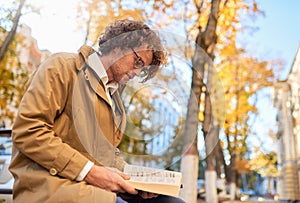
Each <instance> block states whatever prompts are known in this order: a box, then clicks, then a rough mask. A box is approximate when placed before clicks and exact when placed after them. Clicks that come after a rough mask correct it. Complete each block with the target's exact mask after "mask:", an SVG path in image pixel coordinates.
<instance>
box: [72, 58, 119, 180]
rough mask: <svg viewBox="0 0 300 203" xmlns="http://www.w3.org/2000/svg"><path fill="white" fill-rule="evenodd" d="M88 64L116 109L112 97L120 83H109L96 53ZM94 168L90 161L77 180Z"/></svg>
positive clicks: (89, 59)
mask: <svg viewBox="0 0 300 203" xmlns="http://www.w3.org/2000/svg"><path fill="white" fill-rule="evenodd" d="M87 64H88V65H89V66H90V67H91V68H92V69H93V70H94V72H95V73H96V74H97V75H98V77H99V78H100V80H101V81H102V83H103V84H104V88H105V93H106V96H107V98H108V100H109V102H110V105H111V107H112V109H114V102H113V101H112V99H111V95H113V94H114V93H115V92H116V90H117V89H118V83H112V82H111V83H108V76H107V73H106V70H105V68H104V66H103V64H102V62H101V60H100V58H99V56H98V54H97V53H96V52H95V53H93V54H91V55H89V57H88V60H87ZM113 112H114V111H113ZM93 166H94V163H93V162H91V161H88V162H87V164H86V165H85V166H84V167H83V169H82V170H81V172H80V173H79V175H78V176H77V178H76V180H77V181H82V180H83V179H84V177H85V176H86V175H87V174H88V172H89V171H90V170H91V168H92V167H93Z"/></svg>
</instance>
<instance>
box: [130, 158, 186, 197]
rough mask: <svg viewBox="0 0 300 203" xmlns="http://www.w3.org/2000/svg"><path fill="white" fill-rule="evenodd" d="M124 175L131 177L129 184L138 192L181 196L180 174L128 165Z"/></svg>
mask: <svg viewBox="0 0 300 203" xmlns="http://www.w3.org/2000/svg"><path fill="white" fill-rule="evenodd" d="M124 173H125V174H126V175H128V176H130V180H127V181H128V183H129V184H130V185H131V186H133V187H134V188H136V189H138V190H143V191H147V192H152V193H157V194H163V195H169V196H175V197H178V195H179V191H180V188H181V184H182V178H181V173H179V172H174V171H168V170H162V169H156V168H150V167H144V166H136V165H129V164H127V165H125V168H124Z"/></svg>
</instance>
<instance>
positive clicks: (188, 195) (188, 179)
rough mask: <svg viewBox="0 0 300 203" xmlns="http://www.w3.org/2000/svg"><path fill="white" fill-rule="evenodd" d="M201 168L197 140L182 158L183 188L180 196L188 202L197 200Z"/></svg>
mask: <svg viewBox="0 0 300 203" xmlns="http://www.w3.org/2000/svg"><path fill="white" fill-rule="evenodd" d="M198 168H199V156H198V149H197V142H194V143H193V145H192V146H191V147H190V148H189V150H188V151H187V152H186V153H185V154H184V155H183V157H182V160H181V172H182V176H183V177H182V180H183V181H182V183H183V188H182V190H181V193H180V197H181V198H182V199H184V200H185V201H186V202H191V203H196V202H197V182H196V181H195V180H197V178H198Z"/></svg>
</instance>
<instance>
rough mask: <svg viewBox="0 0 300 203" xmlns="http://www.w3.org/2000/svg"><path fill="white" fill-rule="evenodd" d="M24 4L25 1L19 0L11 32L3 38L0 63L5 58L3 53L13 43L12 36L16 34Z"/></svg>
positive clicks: (0, 48)
mask: <svg viewBox="0 0 300 203" xmlns="http://www.w3.org/2000/svg"><path fill="white" fill-rule="evenodd" d="M24 4H25V0H21V1H20V5H19V8H18V10H17V13H16V15H15V17H14V19H13V27H12V29H11V31H10V32H9V33H8V35H7V36H6V37H5V39H4V41H3V43H2V45H1V47H0V61H2V60H3V58H4V56H5V53H6V52H7V50H8V47H9V45H10V44H11V42H12V41H13V39H14V36H15V34H16V32H17V28H18V25H19V20H20V17H21V15H22V8H23V6H24Z"/></svg>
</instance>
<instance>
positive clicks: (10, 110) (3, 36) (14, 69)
mask: <svg viewBox="0 0 300 203" xmlns="http://www.w3.org/2000/svg"><path fill="white" fill-rule="evenodd" d="M1 5H2V6H1V8H0V12H1V14H2V15H1V17H0V45H1V46H0V79H1V80H0V81H1V82H0V92H1V94H0V95H1V96H0V121H1V122H4V120H10V121H12V120H13V118H14V115H15V109H16V108H17V107H18V103H19V101H20V99H21V97H22V94H23V91H24V89H23V88H24V84H25V82H26V80H27V77H28V74H29V70H28V67H25V66H24V64H21V62H20V58H19V52H18V50H19V49H20V47H22V46H25V44H24V42H23V41H24V37H23V36H22V35H20V34H17V28H18V27H19V20H20V18H21V16H22V15H24V13H25V14H26V13H29V12H37V10H36V9H35V8H34V7H32V6H31V5H30V4H25V0H18V1H10V2H6V3H4V2H3V3H1Z"/></svg>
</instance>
